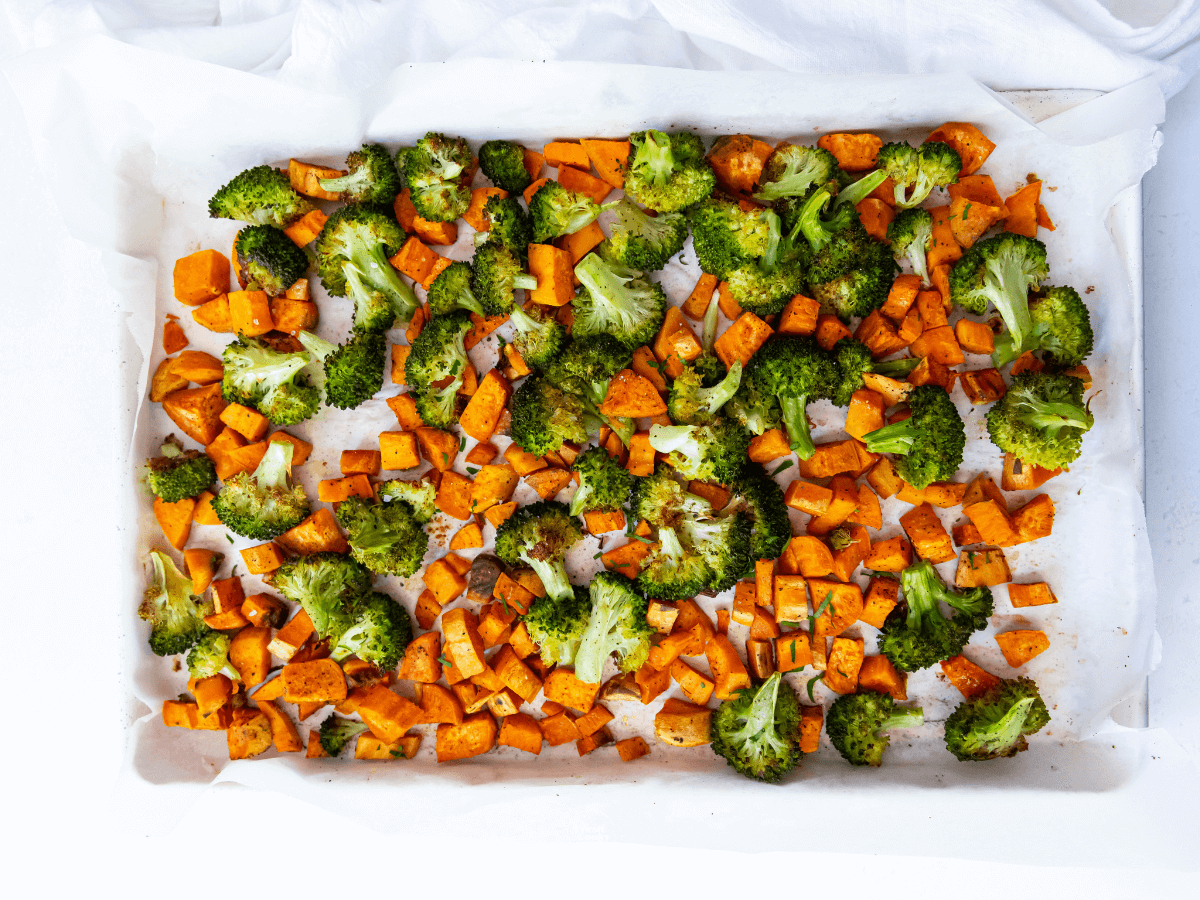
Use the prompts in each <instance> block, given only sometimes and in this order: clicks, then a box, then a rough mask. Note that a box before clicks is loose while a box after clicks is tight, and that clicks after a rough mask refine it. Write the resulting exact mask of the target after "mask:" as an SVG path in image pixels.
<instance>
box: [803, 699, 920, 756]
mask: <svg viewBox="0 0 1200 900" xmlns="http://www.w3.org/2000/svg"><path fill="white" fill-rule="evenodd" d="M924 724H925V713H924V711H923V710H922V709H921V708H920V707H915V708H907V707H902V706H896V705H895V703H893V702H892V698H891V697H890V696H889V695H887V694H881V693H879V692H877V691H868V690H860V691H859V692H858V693H857V694H843V695H842V696H841V697H838V698H837V699H836V700H835V701H833V706H831V707H829V712H828V713H827V714H826V716H825V733H826V734H827V735H829V740H830V741H831V742H832V743H833V746H834V747H836V748H837V752H838V753H840V754H842V758H843V759H845V760H846V762H848V763H850V765H852V766H878V765H882V763H883V751H884V750H886V749H887V748H888V744H889V743H890V738H889V737H888V732H889V731H891V730H893V729H896V728H916V727H917V726H919V725H924Z"/></svg>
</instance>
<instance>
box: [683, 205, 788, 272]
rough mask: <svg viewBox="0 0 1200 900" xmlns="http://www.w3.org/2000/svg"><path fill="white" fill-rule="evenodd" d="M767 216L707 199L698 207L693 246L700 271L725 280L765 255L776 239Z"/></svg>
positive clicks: (695, 217) (694, 219) (694, 221)
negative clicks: (773, 238)
mask: <svg viewBox="0 0 1200 900" xmlns="http://www.w3.org/2000/svg"><path fill="white" fill-rule="evenodd" d="M766 213H767V210H745V209H742V207H740V206H739V205H738V204H737V203H734V202H733V201H732V200H717V199H713V200H706V201H704V202H703V203H701V204H700V205H699V206H698V207H696V209H694V210H693V211H692V213H691V221H692V243H693V245H694V247H695V248H696V259H697V261H698V262H699V263H700V268H701V269H702V270H703V271H705V272H707V273H708V274H710V275H715V276H717V278H719V279H721V280H722V281H724V280H725V279H726V277H727V276H728V275H729V273H730V272H732V271H734V270H735V269H737V268H738V267H739V266H742V265H745V264H746V263H748V262H750V261H752V260H755V259H758V258H759V257H761V256H763V255H765V254H766V252H767V250H768V248H769V246H770V243H771V240H772V232H771V220H770V219H769V218H768V217H767V215H766ZM776 237H778V234H777V235H776Z"/></svg>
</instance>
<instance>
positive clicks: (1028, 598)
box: [1008, 581, 1058, 609]
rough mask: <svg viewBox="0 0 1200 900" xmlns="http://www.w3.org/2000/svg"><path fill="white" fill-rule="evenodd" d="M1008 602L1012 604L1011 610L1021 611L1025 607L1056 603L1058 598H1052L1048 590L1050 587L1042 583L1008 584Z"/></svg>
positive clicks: (1051, 592) (1052, 594) (1052, 595)
mask: <svg viewBox="0 0 1200 900" xmlns="http://www.w3.org/2000/svg"><path fill="white" fill-rule="evenodd" d="M1008 602H1009V603H1011V604H1012V606H1013V609H1023V608H1024V607H1026V606H1045V605H1046V604H1048V603H1057V602H1058V598H1057V597H1055V596H1054V591H1052V590H1050V585H1048V584H1046V583H1045V582H1044V581H1038V582H1034V583H1033V584H1010V585H1009V586H1008Z"/></svg>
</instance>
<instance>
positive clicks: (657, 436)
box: [650, 418, 750, 483]
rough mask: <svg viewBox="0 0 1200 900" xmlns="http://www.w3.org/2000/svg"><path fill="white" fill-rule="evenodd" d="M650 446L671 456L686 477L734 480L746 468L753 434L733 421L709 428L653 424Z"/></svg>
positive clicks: (707, 426)
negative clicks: (747, 453) (747, 454)
mask: <svg viewBox="0 0 1200 900" xmlns="http://www.w3.org/2000/svg"><path fill="white" fill-rule="evenodd" d="M650 446H651V447H653V448H654V449H655V450H657V451H658V452H659V453H667V454H670V459H671V462H672V464H673V465H674V466H675V468H676V470H677V471H678V472H679V474H680V475H682V476H683V477H684V478H694V479H699V480H700V481H718V482H721V483H725V482H728V481H732V480H733V479H735V478H737V477H738V475H739V474H741V471H742V468H743V467H744V466H745V465H746V459H747V456H746V452H747V449H748V448H749V446H750V435H749V434H748V433H747V432H746V430H745V429H744V428H742V426H740V425H738V424H737V422H734V421H733V420H731V419H722V418H717V419H714V420H713V421H712V422H711V423H710V424H708V425H652V426H650Z"/></svg>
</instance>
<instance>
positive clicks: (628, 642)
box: [575, 572, 654, 684]
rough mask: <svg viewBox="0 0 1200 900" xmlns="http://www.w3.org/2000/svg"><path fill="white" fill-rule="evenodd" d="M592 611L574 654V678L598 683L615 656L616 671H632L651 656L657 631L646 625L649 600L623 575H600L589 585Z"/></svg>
mask: <svg viewBox="0 0 1200 900" xmlns="http://www.w3.org/2000/svg"><path fill="white" fill-rule="evenodd" d="M588 593H589V597H590V600H591V612H590V614H589V616H588V623H587V627H586V628H585V629H584V631H583V635H582V636H581V637H580V640H579V649H578V650H577V651H576V652H575V677H576V678H578V679H579V680H580V681H583V682H586V683H588V684H599V683H600V682H601V680H602V675H603V672H604V661H605V660H607V659H608V658H609V657H610V656H612V655H614V654H615V655H616V657H617V668H618V669H620V670H621V671H622V672H633V671H635V670H636V669H639V668H641V666H642V664H643V663H644V662H645V661H646V658H647V657H649V655H650V637H651V635H653V634H654V629H653V628H651V627H650V626H649V625H648V624H646V598H645V597H643V596H642V594H641V592H640V591H638V589H637V585H636V584H634V583H633V582H632V581H630V580H629V579H628V578H626V577H625V576H623V575H616V574H613V573H612V572H601V573H600V574H598V575H596V576H595V577H594V578H593V579H592V582H591V584H589V585H588Z"/></svg>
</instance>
